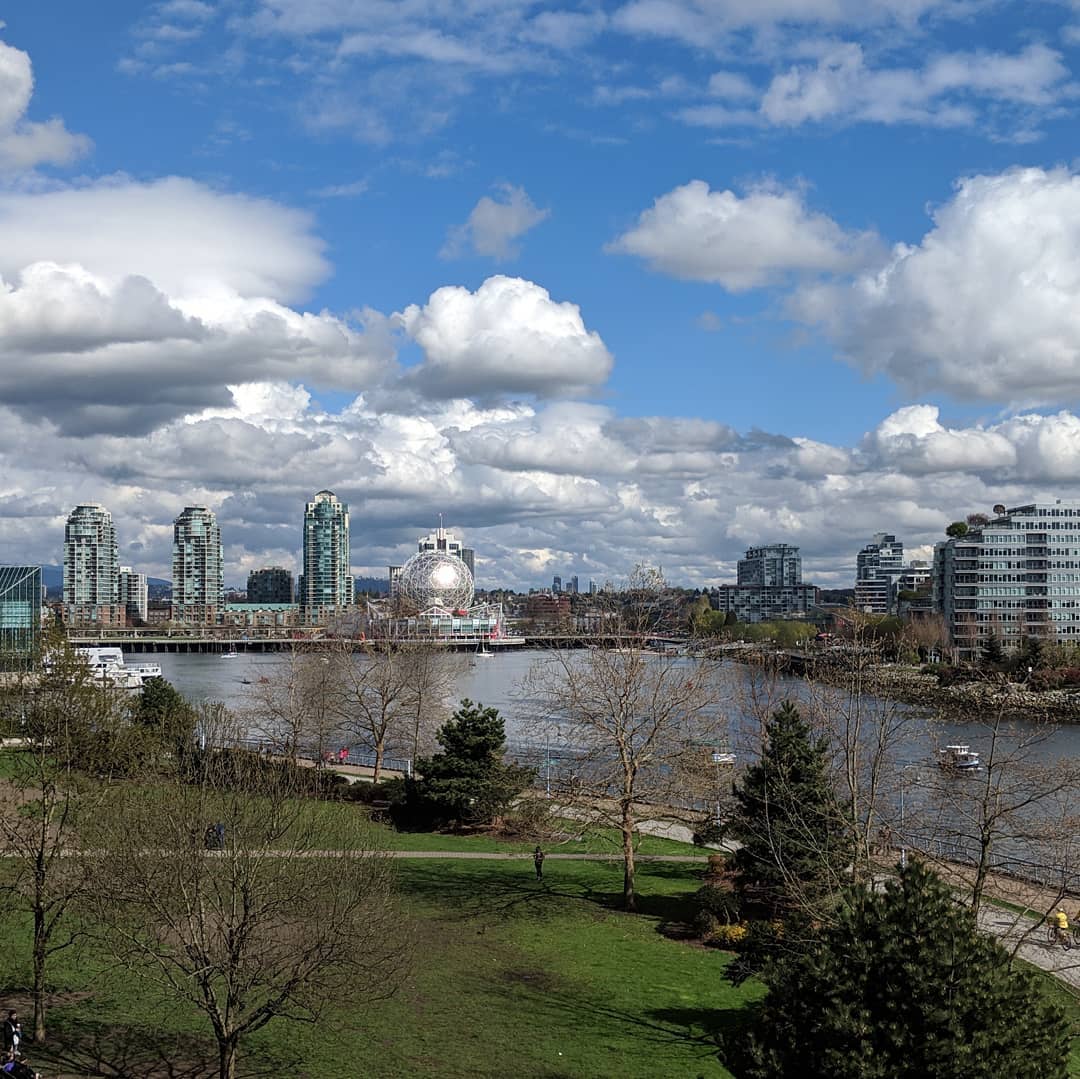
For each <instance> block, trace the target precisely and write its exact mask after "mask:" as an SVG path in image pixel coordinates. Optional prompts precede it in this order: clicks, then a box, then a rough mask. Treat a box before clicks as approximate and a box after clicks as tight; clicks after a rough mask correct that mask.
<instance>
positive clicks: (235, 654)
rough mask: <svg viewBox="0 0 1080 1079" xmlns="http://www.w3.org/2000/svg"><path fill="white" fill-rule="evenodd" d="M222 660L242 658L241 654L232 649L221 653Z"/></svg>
mask: <svg viewBox="0 0 1080 1079" xmlns="http://www.w3.org/2000/svg"><path fill="white" fill-rule="evenodd" d="M221 658H222V659H239V658H240V653H239V652H237V651H236V649H235V648H230V649H229V651H228V652H222V653H221Z"/></svg>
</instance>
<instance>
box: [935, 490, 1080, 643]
mask: <svg viewBox="0 0 1080 1079" xmlns="http://www.w3.org/2000/svg"><path fill="white" fill-rule="evenodd" d="M998 509H1000V507H998ZM933 588H934V605H935V607H936V609H938V610H940V611H941V612H942V614H943V615H944V617H945V622H946V624H947V625H948V628H949V634H950V637H951V639H952V643H953V647H954V649H955V650H956V652H957V655H958V658H960V659H977V658H978V657H979V655H980V654H981V651H982V649H983V647H984V646H985V644H986V640H987V638H988V637H989V636H990V635H991V634H994V635H996V636H997V638H998V640H1000V641H1001V642H1002V643H1003V644H1004V645H1005V647H1006V648H1012V649H1016V648H1019V647H1020V646H1021V645H1022V643H1023V640H1024V638H1025V637H1041V638H1043V639H1044V640H1051V641H1060V642H1061V643H1063V644H1068V643H1076V644H1080V502H1067V501H1064V500H1059V501H1057V502H1054V503H1033V504H1031V505H1027V506H1019V507H1017V508H1015V509H1007V510H1005V511H1004V512H1002V513H999V514H998V515H997V516H996V517H995V518H994V519H993V520H991V521H990V522H989V523H988V524H985V525H981V526H979V527H976V528H972V529H971V530H970V531H969V532H968V533H967V534H966V535H964V536H958V537H956V538H954V539H950V540H948V541H946V542H944V543H939V544H937V546H936V547H935V548H934V568H933Z"/></svg>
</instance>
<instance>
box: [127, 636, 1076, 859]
mask: <svg viewBox="0 0 1080 1079" xmlns="http://www.w3.org/2000/svg"><path fill="white" fill-rule="evenodd" d="M138 658H145V659H147V660H150V659H153V660H155V661H157V662H159V663H160V664H161V668H162V673H163V675H164V677H165V678H167V679H168V680H169V681H170V682H172V683H173V685H174V686H176V688H177V689H178V690H179V691H180V692H181V693H183V694H184V695H185V696H186V697H188V698H189V699H191V700H193V701H206V700H215V701H221V702H223V703H224V704H225V705H227V706H228V707H230V708H232V709H242V708H243V707H244V706H245V705H247V704H249V703H250V697H251V693H252V691H253V689H254V687H255V685H257V684H258V682H259V679H261V678H271V679H272V678H274V677H275V675H276V674H277V673H278V672H279V671H281V669H282V668H283V667H284V665H285V664H286V663H287V662H288V659H287V658H286V657H285V656H283V655H282V654H280V653H241V654H240V655H239V656H238V657H236V658H235V659H222V658H221V657H220V656H219V655H201V654H196V653H190V654H184V653H157V654H155V655H153V656H149V655H148V656H146V657H138ZM457 658H458V659H459V660H460V663H461V670H460V672H459V674H458V677H457V681H456V686H455V689H454V691H453V693H452V694H451V695H450V699H449V701H448V703H449V704H451V705H453V704H456V702H457V701H458V700H460V699H461V698H462V697H468V698H469V699H470V700H472V701H474V702H477V703H480V704H483V705H486V706H490V707H495V708H498V709H499V712H500V714H501V715H502V717H503V719H504V721H505V723H506V732H507V740H508V743H509V744H510V747H511V752H512V753H513V754H514V756H515V757H518V756H520V759H521V760H522V762H523V763H524V762H525V761H529V762H531V763H533V764H534V765H536V766H538V767H539V768H540V769H541V774H542V775H543V774H545V773H548V772H550V774H551V776H552V778H553V779H555V780H557V779H558V773H559V771H560V769H561V768H562V767H565V768H566V769H567V770H572V768H573V766H574V761H573V760H572V751H570V747H569V746H567V745H566V744H563V745H562V748H561V749H560V748H559V747H558V745H557V744H555V743H554V742H553V743H552V747H551V749H550V751H548V750H547V749H546V748H545V742H546V741H547V740H548V739H547V737H546V735H545V732H544V731H542V730H537V729H535V728H533V729H530V723H529V721H528V718H527V716H528V704H529V702H528V701H527V700H525V699H524V698H523V694H522V691H521V682H522V680H523V679H524V677H525V676H526V675H527V674H528V672H529V670H530V668H531V667H532V666H533V665H534V664H535V663H537V662H538V661H542V660H544V659H545V658H551V653H550V652H544V651H538V650H527V649H522V650H519V651H513V652H510V651H508V652H502V653H499V654H497V655H495V656H494V657H493V658H491V659H474V658H472V657H471V656H468V655H460V656H459V657H457ZM677 662H682V663H688V664H689V663H692V662H693V661H690V660H680V661H677ZM720 674H721V677H723V678H724V679H725V680H726V686H727V689H728V690H729V691H730V692H729V694H728V698H729V699H728V702H727V704H726V706H725V707H724V709H723V713H724V714H723V715H720V716H717V717H716V718H717V722H716V723H715V724H714V725H713V727H714V729H713V730H712V731H711V733H710V740H713V739H715V743H716V745H715V746H714V748H720V747H722V748H730V749H732V750H734V752H735V753H736V757H737V760H738V761H739V763H740V764H744V763H746V762H747V761H748V760H751V759H753V757H754V755H755V753H756V748H757V745H758V737H759V717H760V716H761V715H763V714H767V713H768V711H770V710H771V709H772V708H774V707H776V705H778V704H779V703H780V702H781V701H782V700H784V699H786V698H792V699H795V700H797V701H801V702H803V703H808V702H809V701H810V700H811V698H813V697H817V696H820V694H821V693H822V692H824V693H826V694H828V693H829V692H831V691H829V690H828V689H827V688H824V689H823V688H822V687H817V688H814V687H811V686H810V685H809V683H807V682H806V681H805V680H803V679H794V678H778V679H775V680H773V681H772V683H771V685H769V686H768V687H767V690H766V692H765V695H764V699H760V698H759V700H758V702H757V704H756V706H754V705H753V703H752V701H751V697H752V696H753V690H754V688H755V687H758V689H761V687H762V686H763V685H765V684H766V683H767V682H768V681H769V679H767V678H765V677H763V674H762V672H761V670H760V669H758V668H753V667H746V666H743V665H741V664H735V663H725V664H723V665H722V666H721V668H720ZM840 696H841V695H839V694H838V697H840ZM818 703H819V705H820V701H818ZM863 708H864V710H865V711H864V715H866V716H874V715H876V714H880V712H881V711H882V710H887V709H890V708H891V709H893V710H894V711H895V713H899V714H902V715H903V716H904V720H905V722H904V725H903V730H902V732H901V734H900V736H899V738H898V740H897V743H898V744H897V745H896V747H895V749H894V751H893V753H892V754H891V759H892V775H891V776H890V781H889V784H888V786H889V788H890V789H889V791H888V792H887V795H886V796H887V798H888V799H889V801H890V802H891V803H892V807H893V816H894V820H898V822H899V823H900V827H906V829H907V830H908V831H909V832H911V831H915V832H921V831H923V830H924V828H925V827H926V825H925V823H921V822H920V817H924V820H929V819H934V820H936V821H937V822H938V825H939V826H940V824H941V823H942V817H941V813H942V810H941V809H940V808H938V809H936V810H935V809H934V806H933V803H934V802H935V801H936V800H940V799H941V798H942V797H945V798H946V800H949V801H951V800H952V797H951V796H950V794H949V790H950V788H949V784H950V783H952V784H962V785H963V786H962V787H955V788H954V793H955V795H957V796H959V797H960V798H964V797H970V796H973V795H974V794H975V793H976V790H977V788H978V786H979V784H978V781H977V779H976V778H975V777H946V776H943V774H942V773H941V772H940V771H939V769H938V768H937V767H936V764H935V761H936V757H937V749H938V747H939V746H942V745H945V744H948V743H952V742H964V743H969V744H970V745H971V747H972V748H973V749H974V750H976V751H977V752H982V753H983V754H984V755H985V754H986V753H987V752H988V751H989V741H990V731H989V729H988V727H987V725H986V724H985V723H984V722H982V721H981V717H979V716H977V715H974V716H972V717H971V719H970V720H969V721H967V722H958V721H956V720H955V719H950V720H948V721H944V720H939V719H937V718H936V717H935V716H934V714H933V711H932V710H931V709H928V708H918V707H913V706H908V705H902V704H887V703H886V702H883V701H881V700H879V699H877V698H874V697H872V696H867V697H865V698H864V699H863ZM988 718H992V717H988ZM1040 733H1041V734H1043V735H1044V738H1043V740H1041V741H1038V740H1037V741H1036V742H1035V743H1034V744H1031V745H1029V746H1028V748H1027V750H1025V755H1026V757H1027V760H1026V762H1025V764H1024V768H1023V771H1025V772H1027V773H1028V774H1029V775H1032V776H1035V775H1037V770H1038V768H1039V767H1040V766H1050V765H1053V764H1055V763H1057V762H1059V761H1061V760H1068V759H1069V758H1073V757H1080V725H1060V726H1057V727H1053V726H1051V727H1047V726H1046V725H1044V724H1039V723H1036V722H1028V723H1025V722H1023V721H1020V722H1017V723H1011V724H1010V729H1009V731H1008V732H1007V733H1006V734H1005V735H1004V737H1003V738H1002V739H1001V742H999V746H1000V745H1001V744H1005V746H1006V748H1008V747H1011V746H1015V745H1017V744H1019V743H1020V742H1022V741H1024V740H1029V739H1031V738H1032V737H1033V736H1038V735H1039V734H1040ZM526 747H532V748H531V749H529V748H526ZM353 748H354V750H360V749H362V748H363V747H359V746H357V747H353ZM537 754H539V756H538V755H537ZM556 758H563V759H562V761H561V762H560V761H559V760H558V759H556ZM567 758H570V759H567ZM706 767H708V768H710V769H711V767H712V766H711V764H710V765H706ZM719 780H720V776H719V773H718V781H719ZM1036 782H1037V781H1036ZM969 785H970V787H969ZM897 810H899V815H898V816H897V812H896V811H897ZM1048 812H1053V810H1052V807H1048V808H1042V807H1039V808H1037V809H1036V811H1035V816H1036V817H1039V816H1042V815H1043V814H1044V813H1048ZM905 813H906V823H905ZM945 813H946V816H947V817H948V818H950V819H951V818H955V820H953V822H952V827H953V828H955V830H956V831H958V832H961V833H962V832H966V831H968V830H969V828H970V825H968V826H964V825H963V822H962V819H961V818H962V816H963V814H960V815H959V816H958V813H960V811H959V809H958V807H956V806H954V807H953V808H951V809H948V810H946V811H945ZM899 830H900V829H899V828H898V829H897V835H899ZM946 830H947V831H948V830H950V829H949V828H946ZM1043 846H1044V845H1043V844H1039V843H1035V842H1032V841H1030V840H1028V841H1021V842H1017V841H1012V842H1007V843H1005V844H1004V849H1005V850H1006V851H1007V852H1008V854H1009V855H1010V857H1012V858H1015V859H1026V860H1029V861H1031V860H1036V861H1039V862H1042V863H1046V864H1055V865H1056V864H1058V863H1059V859H1060V855H1059V854H1054V853H1052V852H1050V851H1049V848H1047V849H1046V850H1041V849H1039V848H1042V847H1043Z"/></svg>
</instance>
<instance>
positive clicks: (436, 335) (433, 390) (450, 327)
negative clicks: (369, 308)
mask: <svg viewBox="0 0 1080 1079" xmlns="http://www.w3.org/2000/svg"><path fill="white" fill-rule="evenodd" d="M395 317H396V319H397V321H398V322H399V324H400V325H401V326H402V327H403V329H404V330H405V332H406V333H407V334H408V335H409V336H410V337H411V338H412V339H413V340H414V341H416V343H417V344H418V345H419V346H420V347H421V348H422V349H423V351H424V361H423V363H422V364H421V365H420V366H419V367H418V368H417V369H415V370H414V371H413V372H412V373H411V378H412V382H413V384H414V385H416V386H417V387H418V388H419V389H420V390H421V391H422V392H424V393H427V394H431V395H434V396H441V397H458V396H467V395H481V396H482V395H490V394H504V393H505V394H515V393H518V394H521V393H530V394H538V395H543V396H551V395H559V394H577V393H582V392H585V391H587V390H589V389H592V388H595V387H597V386H599V385H601V384H602V383H603V382H604V381H605V380H606V379H607V377H608V375H609V374H610V372H611V368H612V364H613V360H612V357H611V354H610V353H609V352H608V350H607V347H606V346H605V345H604V342H603V341H602V340H601V338H600V335H599V334H598V333H596V332H595V331H592V330H588V329H586V327H585V323H584V321H583V319H582V317H581V311H580V309H579V308H578V307H577V305H576V304H572V303H568V302H561V303H560V302H558V301H556V300H553V299H552V298H551V296H550V295H549V294H548V292H547V290H546V289H544V288H541V287H540V286H539V285H537V284H534V283H533V282H532V281H526V280H523V279H522V278H519V277H504V276H501V275H500V276H496V277H489V278H488V279H487V280H486V281H485V282H484V283H483V284H482V285H481V286H480V287H479V288H478V289H477V290H476V291H475V292H470V291H469V290H468V289H466V288H461V287H459V286H452V285H447V286H445V287H443V288H440V289H437V290H436V291H435V292H433V293H432V294H431V296H430V297H429V298H428V301H427V303H426V304H424V305H423V306H420V305H418V304H411V305H410V306H409V307H407V308H406V309H405V310H404V311H402V312H401V313H400V314H399V315H397V316H395Z"/></svg>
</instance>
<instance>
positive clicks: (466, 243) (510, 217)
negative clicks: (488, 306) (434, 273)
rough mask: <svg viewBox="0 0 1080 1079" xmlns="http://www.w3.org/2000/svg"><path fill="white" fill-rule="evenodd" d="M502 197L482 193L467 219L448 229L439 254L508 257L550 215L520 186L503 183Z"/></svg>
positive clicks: (513, 253)
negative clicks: (515, 241)
mask: <svg viewBox="0 0 1080 1079" xmlns="http://www.w3.org/2000/svg"><path fill="white" fill-rule="evenodd" d="M499 190H500V193H501V195H502V198H501V199H493V198H491V197H490V196H489V195H485V196H484V197H483V198H481V199H480V201H479V202H478V203H477V204H476V205H475V206H474V207H473V209H472V213H470V214H469V219H468V221H466V222H465V224H464V225H456V226H455V227H454V228H452V229H451V230H450V233H449V235H448V236H447V239H446V245H445V246H444V247H443V249H442V251H441V252H440V255H441V256H442V257H443V258H448V259H453V258H459V257H460V256H461V255H463V254H464V253H465V252H466V251H467V250H471V251H472V252H473V253H475V254H477V255H484V256H486V257H488V258H494V259H499V260H503V259H511V258H516V257H517V255H518V253H519V252H518V248H517V247H516V246H515V244H514V240H516V239H517V238H518V237H519V236H524V235H525V233H526V232H528V231H529V230H530V229H532V228H535V227H536V226H537V225H539V224H540V222H541V221H544V220H545V219H546V218H548V217H549V216H550V215H551V211H550V210H541V209H539V208H538V207H537V206H535V205H534V204H533V201H532V199H530V198H529V196H528V194H527V193H526V191H525V188H523V187H514V186H513V185H512V184H502V185H500V187H499Z"/></svg>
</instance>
